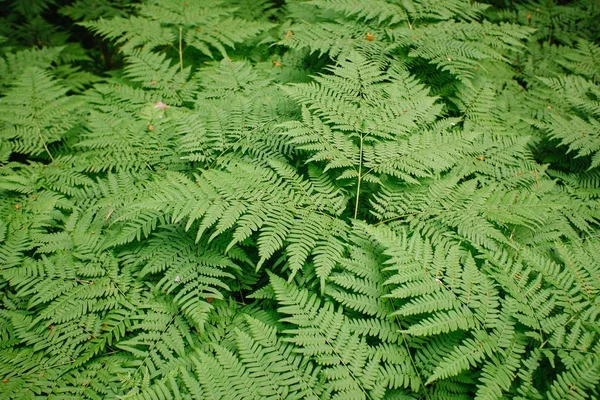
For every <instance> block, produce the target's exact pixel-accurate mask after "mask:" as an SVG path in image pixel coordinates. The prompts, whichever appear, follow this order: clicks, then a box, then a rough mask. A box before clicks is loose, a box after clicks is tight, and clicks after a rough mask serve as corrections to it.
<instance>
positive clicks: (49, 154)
mask: <svg viewBox="0 0 600 400" xmlns="http://www.w3.org/2000/svg"><path fill="white" fill-rule="evenodd" d="M37 131H38V135H39V136H40V140H41V141H42V145H43V146H44V150H46V153H48V156H49V157H50V160H52V162H54V157H52V153H50V150H49V149H48V145H47V144H46V141H45V140H44V136H42V132H41V129H40V128H39V127H38V130H37Z"/></svg>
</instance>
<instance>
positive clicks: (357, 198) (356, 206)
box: [354, 134, 364, 219]
mask: <svg viewBox="0 0 600 400" xmlns="http://www.w3.org/2000/svg"><path fill="white" fill-rule="evenodd" d="M363 143H364V136H363V135H362V134H361V135H360V150H359V152H360V154H359V157H360V158H359V160H358V183H357V184H356V204H355V205H354V219H356V216H357V215H358V201H359V200H360V184H361V182H362V163H363Z"/></svg>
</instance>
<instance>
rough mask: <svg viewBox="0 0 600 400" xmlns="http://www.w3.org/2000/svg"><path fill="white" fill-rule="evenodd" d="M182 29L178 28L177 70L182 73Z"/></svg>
mask: <svg viewBox="0 0 600 400" xmlns="http://www.w3.org/2000/svg"><path fill="white" fill-rule="evenodd" d="M182 42H183V28H182V27H181V26H180V27H179V69H180V71H181V72H183V46H182Z"/></svg>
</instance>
